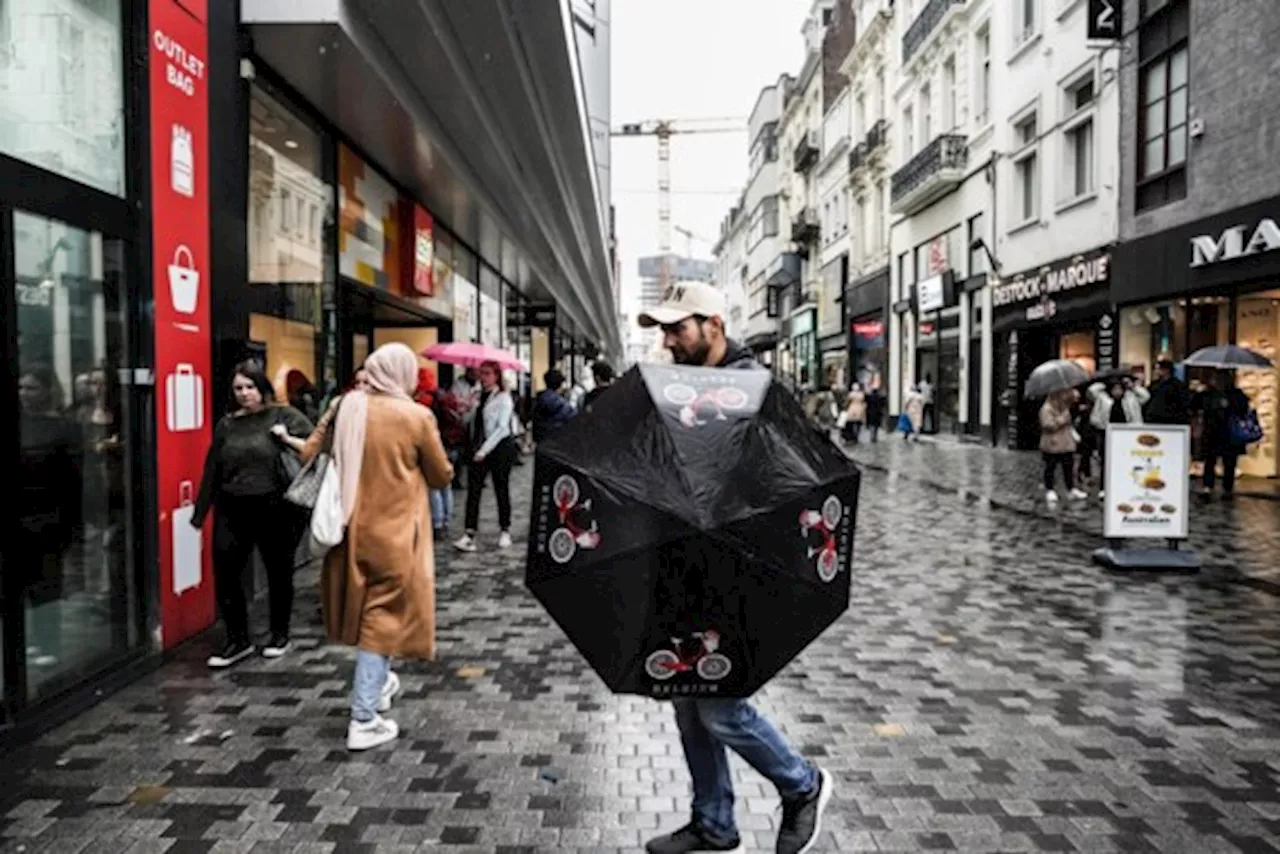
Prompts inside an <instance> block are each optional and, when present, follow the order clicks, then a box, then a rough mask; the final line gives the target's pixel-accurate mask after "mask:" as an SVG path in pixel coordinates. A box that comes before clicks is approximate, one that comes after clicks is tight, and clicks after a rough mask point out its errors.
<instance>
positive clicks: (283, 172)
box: [248, 86, 359, 418]
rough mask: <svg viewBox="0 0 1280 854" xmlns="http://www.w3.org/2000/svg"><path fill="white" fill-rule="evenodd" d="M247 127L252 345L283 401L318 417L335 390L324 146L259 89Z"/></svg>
mask: <svg viewBox="0 0 1280 854" xmlns="http://www.w3.org/2000/svg"><path fill="white" fill-rule="evenodd" d="M249 122H250V123H249V211H248V213H249V281H250V283H251V284H252V286H253V287H252V288H251V289H250V295H251V300H252V305H251V311H250V315H249V337H250V339H251V340H252V341H253V342H254V344H255V347H256V349H257V350H258V351H259V352H262V353H263V357H264V359H265V362H266V369H267V376H268V377H269V378H270V379H271V380H272V383H273V384H274V385H275V389H276V396H277V398H278V399H280V400H288V401H290V403H292V404H293V405H294V406H296V407H298V408H299V409H300V410H302V411H303V412H305V413H306V414H307V415H308V416H310V417H312V418H316V417H318V416H319V415H320V412H319V406H320V402H321V401H322V400H323V399H324V398H325V397H326V396H327V395H328V394H329V393H330V392H332V391H333V390H334V389H335V388H336V387H337V383H338V378H337V340H336V332H335V329H334V323H335V318H334V316H333V311H332V306H333V303H334V296H333V294H334V283H333V273H332V270H333V257H334V248H335V247H334V245H333V190H332V187H331V186H330V185H329V183H328V182H327V181H326V180H325V168H324V164H325V156H324V150H325V141H324V138H323V136H322V135H321V134H320V133H319V132H318V131H316V130H314V129H312V128H311V127H310V126H308V125H307V124H306V123H304V122H303V121H302V120H301V119H300V118H298V117H297V116H296V115H295V114H294V113H293V112H291V111H290V110H289V109H288V108H286V107H285V106H284V105H283V104H282V103H281V102H280V101H279V100H277V99H276V98H274V97H272V96H271V95H270V94H268V93H267V92H265V91H264V90H263V89H261V88H260V87H257V86H254V87H253V90H252V95H251V97H250V109H249ZM357 355H359V354H357ZM357 364H358V361H357Z"/></svg>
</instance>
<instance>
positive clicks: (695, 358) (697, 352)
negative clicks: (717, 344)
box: [671, 334, 711, 366]
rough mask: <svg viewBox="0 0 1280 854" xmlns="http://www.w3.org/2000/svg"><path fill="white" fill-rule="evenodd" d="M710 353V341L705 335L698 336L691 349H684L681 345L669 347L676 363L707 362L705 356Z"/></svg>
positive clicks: (698, 363)
mask: <svg viewBox="0 0 1280 854" xmlns="http://www.w3.org/2000/svg"><path fill="white" fill-rule="evenodd" d="M710 355H711V342H710V341H708V340H707V336H706V335H702V334H700V335H699V336H698V343H697V344H695V345H694V348H693V349H692V350H685V349H684V348H683V347H678V346H677V347H673V348H671V358H672V360H673V361H674V362H675V363H676V364H677V365H699V366H705V365H706V364H707V357H708V356H710Z"/></svg>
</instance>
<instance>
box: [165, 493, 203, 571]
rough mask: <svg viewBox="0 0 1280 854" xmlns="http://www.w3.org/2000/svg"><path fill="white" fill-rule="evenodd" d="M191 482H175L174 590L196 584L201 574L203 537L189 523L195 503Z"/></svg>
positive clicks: (193, 514)
mask: <svg viewBox="0 0 1280 854" xmlns="http://www.w3.org/2000/svg"><path fill="white" fill-rule="evenodd" d="M194 494H195V490H194V488H193V487H192V484H191V481H189V480H184V481H182V483H180V484H178V506H177V507H176V508H174V511H173V514H172V516H173V592H174V593H176V594H181V593H182V592H183V591H185V590H190V589H191V588H193V587H199V586H200V581H201V576H202V575H203V564H202V563H201V560H200V558H201V550H202V549H203V538H202V537H201V534H200V529H199V528H193V527H192V526H191V519H192V517H193V516H195V512H196V505H195V502H194V500H193V496H194Z"/></svg>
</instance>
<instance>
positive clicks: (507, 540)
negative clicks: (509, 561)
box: [498, 531, 511, 549]
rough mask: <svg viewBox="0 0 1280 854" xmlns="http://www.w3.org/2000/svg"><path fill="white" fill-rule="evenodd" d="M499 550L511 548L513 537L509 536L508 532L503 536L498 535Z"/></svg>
mask: <svg viewBox="0 0 1280 854" xmlns="http://www.w3.org/2000/svg"><path fill="white" fill-rule="evenodd" d="M498 548H500V549H509V548H511V535H510V534H508V533H507V532H506V531H503V532H502V533H501V534H499V535H498Z"/></svg>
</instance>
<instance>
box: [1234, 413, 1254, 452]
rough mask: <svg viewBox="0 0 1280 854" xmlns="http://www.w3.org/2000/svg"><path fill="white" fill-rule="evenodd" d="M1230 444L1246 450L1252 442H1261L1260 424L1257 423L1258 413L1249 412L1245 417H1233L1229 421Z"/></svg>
mask: <svg viewBox="0 0 1280 854" xmlns="http://www.w3.org/2000/svg"><path fill="white" fill-rule="evenodd" d="M1230 427H1231V444H1232V445H1234V446H1235V447H1237V448H1247V447H1248V446H1250V445H1252V444H1253V443H1254V442H1261V441H1262V424H1261V422H1259V421H1258V413H1257V412H1256V411H1255V410H1252V409H1251V410H1249V414H1248V415H1245V416H1243V417H1242V416H1238V415H1237V416H1233V417H1232V419H1231V425H1230Z"/></svg>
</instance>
